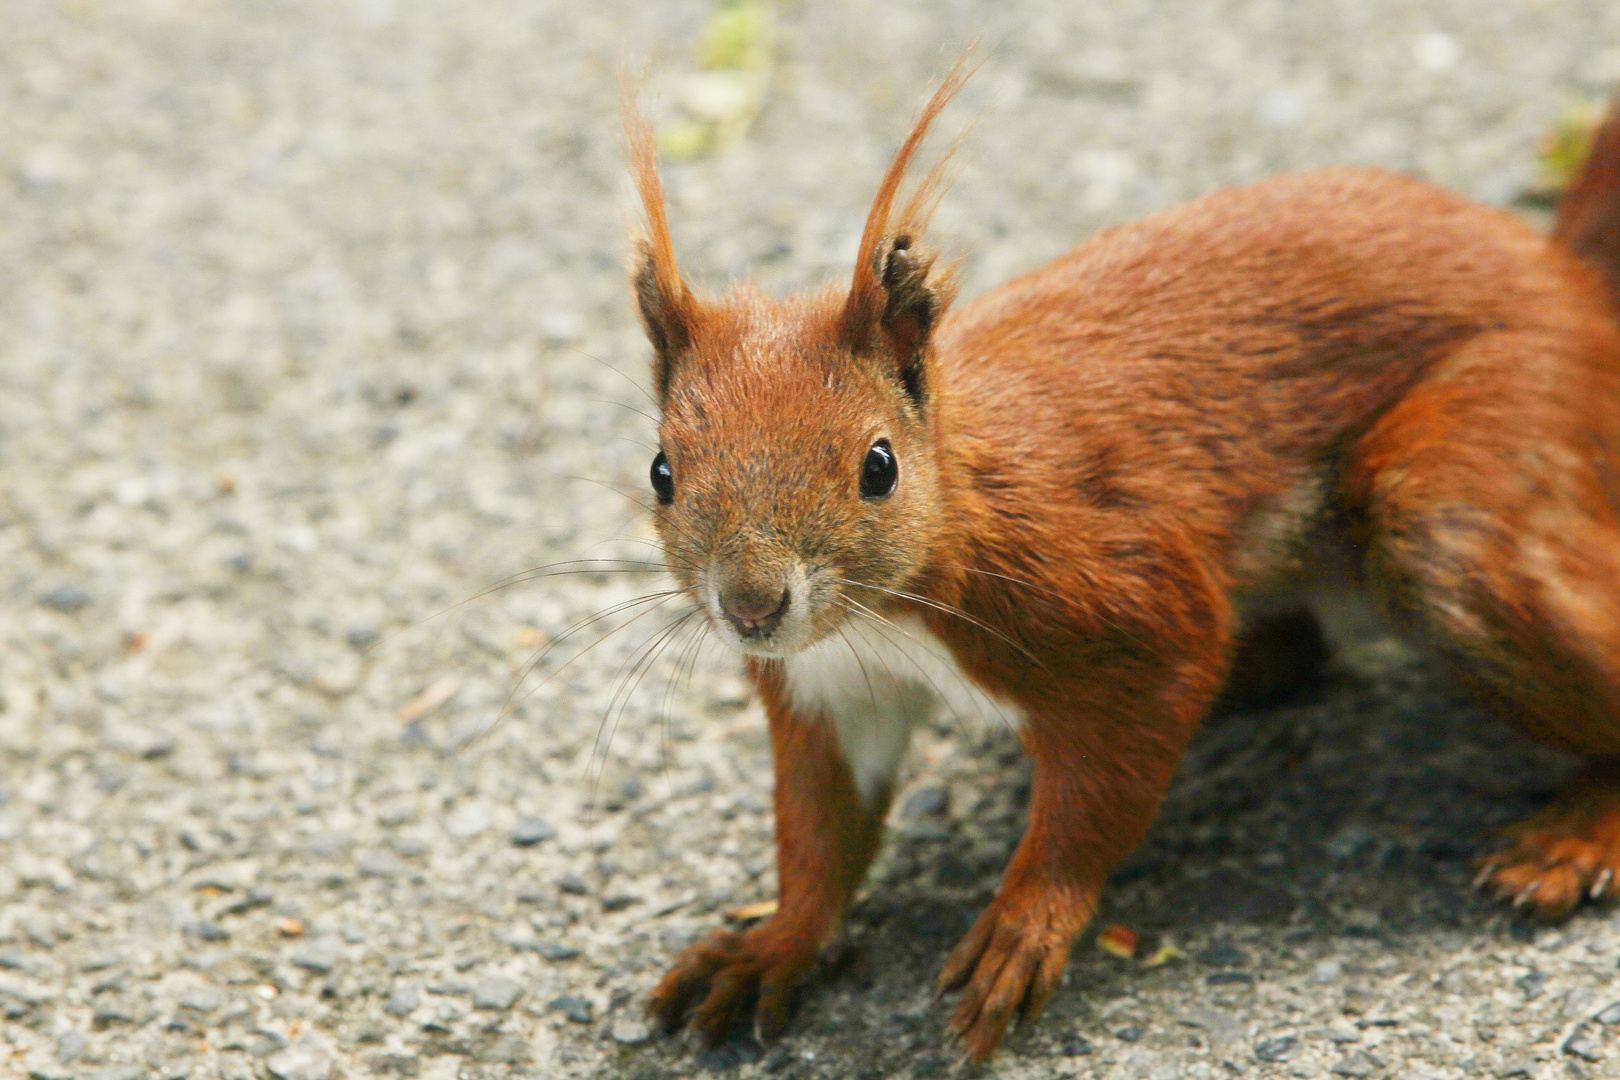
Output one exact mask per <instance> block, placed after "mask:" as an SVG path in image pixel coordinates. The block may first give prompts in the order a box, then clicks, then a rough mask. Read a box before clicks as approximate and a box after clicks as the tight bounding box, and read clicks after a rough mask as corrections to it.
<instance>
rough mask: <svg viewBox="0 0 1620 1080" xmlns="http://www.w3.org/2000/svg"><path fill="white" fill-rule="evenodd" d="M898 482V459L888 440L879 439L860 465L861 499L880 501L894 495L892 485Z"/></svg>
mask: <svg viewBox="0 0 1620 1080" xmlns="http://www.w3.org/2000/svg"><path fill="white" fill-rule="evenodd" d="M899 482H900V459H899V458H897V457H895V456H894V449H893V448H892V447H890V446H889V440H888V439H879V440H878V441H877V442H875V443H873V444H872V449H870V450H868V451H867V452H866V461H865V462H863V463H862V464H861V498H863V499H881V498H883V497H884V496H885V495H892V494H894V485H896V484H898V483H899Z"/></svg>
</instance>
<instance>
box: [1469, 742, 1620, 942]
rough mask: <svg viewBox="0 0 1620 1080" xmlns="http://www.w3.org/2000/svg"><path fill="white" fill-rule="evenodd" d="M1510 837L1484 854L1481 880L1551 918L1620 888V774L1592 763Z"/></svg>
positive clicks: (1478, 882) (1479, 882)
mask: <svg viewBox="0 0 1620 1080" xmlns="http://www.w3.org/2000/svg"><path fill="white" fill-rule="evenodd" d="M1508 837H1509V838H1510V840H1511V843H1510V844H1509V845H1508V846H1507V847H1505V848H1503V849H1502V850H1501V851H1497V852H1494V853H1493V854H1490V855H1487V856H1485V857H1484V858H1482V859H1480V860H1479V863H1478V865H1479V868H1480V869H1479V874H1478V876H1477V877H1476V878H1475V879H1474V883H1475V884H1476V885H1478V886H1480V887H1481V888H1484V889H1486V890H1488V891H1490V892H1491V893H1494V894H1495V895H1496V896H1499V897H1501V898H1503V899H1507V900H1512V901H1513V906H1514V907H1528V908H1530V909H1532V910H1533V911H1535V912H1536V913H1537V914H1538V915H1541V916H1543V917H1545V918H1549V919H1561V918H1563V917H1564V916H1566V915H1568V914H1569V913H1570V912H1572V911H1574V910H1575V908H1576V906H1577V905H1578V904H1580V903H1581V901H1583V900H1598V899H1601V898H1602V897H1603V896H1605V895H1606V894H1608V893H1610V892H1613V891H1616V889H1617V887H1620V882H1616V881H1615V876H1616V874H1617V873H1620V778H1617V777H1616V776H1615V775H1614V771H1613V769H1612V768H1604V769H1599V768H1595V767H1594V768H1589V769H1588V770H1586V771H1585V772H1583V773H1582V774H1580V775H1579V776H1577V777H1576V778H1575V780H1574V781H1572V782H1571V783H1570V784H1569V785H1568V786H1567V787H1566V788H1565V789H1564V790H1563V791H1561V792H1560V793H1559V794H1558V796H1557V797H1556V798H1555V799H1554V800H1553V802H1552V804H1551V805H1550V806H1548V807H1546V808H1545V809H1543V810H1541V811H1539V812H1537V813H1536V814H1534V815H1532V816H1531V817H1529V818H1527V819H1526V820H1525V821H1522V822H1520V823H1519V824H1518V825H1515V826H1512V827H1511V828H1510V829H1509V830H1508Z"/></svg>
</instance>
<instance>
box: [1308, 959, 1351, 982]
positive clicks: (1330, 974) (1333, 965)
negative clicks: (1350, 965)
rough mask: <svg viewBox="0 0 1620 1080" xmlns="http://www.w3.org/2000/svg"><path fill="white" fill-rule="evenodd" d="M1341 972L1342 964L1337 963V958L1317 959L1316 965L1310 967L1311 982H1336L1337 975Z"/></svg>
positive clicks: (1342, 969) (1342, 972) (1341, 973)
mask: <svg viewBox="0 0 1620 1080" xmlns="http://www.w3.org/2000/svg"><path fill="white" fill-rule="evenodd" d="M1343 974H1344V965H1343V964H1341V963H1339V962H1338V961H1337V960H1319V961H1317V964H1316V966H1315V967H1313V968H1311V982H1313V983H1330V982H1337V981H1338V978H1339V976H1340V975H1343Z"/></svg>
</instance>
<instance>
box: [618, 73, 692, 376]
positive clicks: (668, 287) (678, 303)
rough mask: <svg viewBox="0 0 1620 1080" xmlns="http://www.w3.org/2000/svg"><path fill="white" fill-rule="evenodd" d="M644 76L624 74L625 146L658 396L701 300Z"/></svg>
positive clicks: (637, 272)
mask: <svg viewBox="0 0 1620 1080" xmlns="http://www.w3.org/2000/svg"><path fill="white" fill-rule="evenodd" d="M638 89H639V87H638V80H637V79H636V78H635V77H634V76H632V75H630V74H629V73H628V72H626V73H624V74H622V75H621V76H620V80H619V112H620V115H621V116H622V117H623V119H624V140H625V147H626V149H627V150H628V151H629V154H630V175H631V178H632V179H633V180H634V181H635V184H636V193H637V194H638V195H639V196H640V197H641V210H642V215H643V223H644V231H643V232H642V234H641V235H640V237H639V238H637V239H636V240H635V241H634V245H633V249H632V250H633V253H634V262H633V264H632V266H631V282H632V285H633V287H634V289H635V293H636V304H637V306H638V307H640V309H641V321H642V324H643V325H644V326H646V328H647V337H648V338H649V339H650V340H651V341H652V345H653V349H654V350H655V351H656V353H657V356H656V357H655V358H654V360H653V383H654V387H655V389H656V390H657V393H658V397H659V398H662V397H663V396H664V394H665V392H666V391H667V390H668V389H669V376H670V370H671V367H672V366H673V364H674V363H675V360H676V358H677V357H678V356H679V354H680V353H681V352H682V351H684V350H685V349H686V348H687V347H688V346H689V345H690V344H691V342H692V320H693V319H694V317H695V316H696V313H697V300H696V298H695V297H694V296H693V295H692V290H691V289H690V288H688V287H687V285H686V282H685V281H684V280H682V278H681V272H680V268H679V267H677V266H676V265H675V249H674V246H673V245H672V244H671V243H670V239H669V223H668V221H667V220H666V218H665V214H664V188H663V184H662V182H661V181H660V179H659V176H658V148H657V143H656V141H655V139H654V138H653V130H652V125H650V124H648V123H647V121H646V118H644V117H643V116H642V115H641V111H640V110H639V109H638V108H636V94H637V90H638Z"/></svg>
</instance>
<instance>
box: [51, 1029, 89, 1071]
mask: <svg viewBox="0 0 1620 1080" xmlns="http://www.w3.org/2000/svg"><path fill="white" fill-rule="evenodd" d="M89 1045H90V1038H89V1036H87V1035H85V1033H84V1032H82V1031H80V1030H79V1029H78V1028H71V1029H69V1030H67V1031H64V1032H63V1033H62V1037H61V1038H60V1039H57V1040H56V1060H57V1061H60V1062H61V1063H62V1064H63V1065H71V1064H73V1063H74V1062H75V1061H77V1060H78V1058H79V1055H80V1054H83V1053H84V1051H85V1048H86V1047H88V1046H89Z"/></svg>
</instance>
